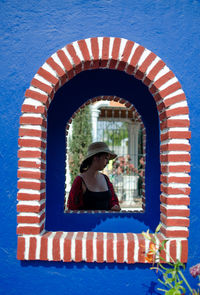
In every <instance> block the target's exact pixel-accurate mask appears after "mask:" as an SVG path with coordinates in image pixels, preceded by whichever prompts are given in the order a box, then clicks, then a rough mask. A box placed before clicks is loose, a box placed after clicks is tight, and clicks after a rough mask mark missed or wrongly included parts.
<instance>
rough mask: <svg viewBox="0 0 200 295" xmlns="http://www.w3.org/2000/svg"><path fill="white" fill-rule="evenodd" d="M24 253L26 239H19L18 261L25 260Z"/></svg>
mask: <svg viewBox="0 0 200 295" xmlns="http://www.w3.org/2000/svg"><path fill="white" fill-rule="evenodd" d="M24 252H25V238H24V237H18V239H17V259H18V260H24Z"/></svg>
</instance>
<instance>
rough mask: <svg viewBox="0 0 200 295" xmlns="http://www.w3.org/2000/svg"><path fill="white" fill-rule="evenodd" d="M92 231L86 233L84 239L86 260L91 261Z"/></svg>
mask: <svg viewBox="0 0 200 295" xmlns="http://www.w3.org/2000/svg"><path fill="white" fill-rule="evenodd" d="M93 236H94V233H93V232H88V233H87V240H86V261H87V262H93V251H94V250H93Z"/></svg>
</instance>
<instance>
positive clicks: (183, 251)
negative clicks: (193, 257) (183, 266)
mask: <svg viewBox="0 0 200 295" xmlns="http://www.w3.org/2000/svg"><path fill="white" fill-rule="evenodd" d="M187 258H188V241H187V240H184V241H181V262H182V263H186V262H187Z"/></svg>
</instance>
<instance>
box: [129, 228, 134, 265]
mask: <svg viewBox="0 0 200 295" xmlns="http://www.w3.org/2000/svg"><path fill="white" fill-rule="evenodd" d="M127 240H128V251H127V252H128V263H134V262H135V261H134V253H135V240H134V236H133V234H131V233H127Z"/></svg>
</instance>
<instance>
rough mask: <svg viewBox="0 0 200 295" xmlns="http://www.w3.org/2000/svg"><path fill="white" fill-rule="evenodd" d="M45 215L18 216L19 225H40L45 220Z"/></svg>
mask: <svg viewBox="0 0 200 295" xmlns="http://www.w3.org/2000/svg"><path fill="white" fill-rule="evenodd" d="M44 218H45V213H43V214H41V215H38V216H21V215H18V216H17V223H38V224H39V223H40V222H42V221H43V220H44Z"/></svg>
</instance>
